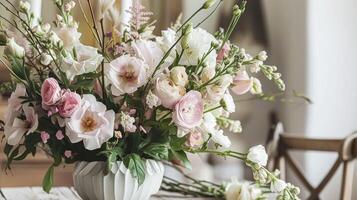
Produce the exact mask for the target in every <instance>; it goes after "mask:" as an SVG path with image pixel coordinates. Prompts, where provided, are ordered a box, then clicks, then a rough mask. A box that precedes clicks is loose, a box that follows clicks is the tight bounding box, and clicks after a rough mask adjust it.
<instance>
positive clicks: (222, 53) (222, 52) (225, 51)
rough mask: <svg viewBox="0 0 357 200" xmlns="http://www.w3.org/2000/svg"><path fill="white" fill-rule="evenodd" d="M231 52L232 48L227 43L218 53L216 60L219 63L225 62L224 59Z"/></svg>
mask: <svg viewBox="0 0 357 200" xmlns="http://www.w3.org/2000/svg"><path fill="white" fill-rule="evenodd" d="M230 50H231V47H230V46H229V44H228V43H227V42H226V43H225V44H224V45H223V48H222V49H221V50H220V51H219V52H218V55H217V59H216V60H217V63H221V62H222V61H223V59H224V58H225V57H226V56H227V55H228V54H229V51H230Z"/></svg>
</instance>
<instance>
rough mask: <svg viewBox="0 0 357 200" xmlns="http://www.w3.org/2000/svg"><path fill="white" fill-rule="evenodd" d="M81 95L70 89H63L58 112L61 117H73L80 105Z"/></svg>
mask: <svg viewBox="0 0 357 200" xmlns="http://www.w3.org/2000/svg"><path fill="white" fill-rule="evenodd" d="M80 103H81V96H79V94H77V93H75V92H71V91H70V90H63V91H62V99H61V103H60V104H59V105H58V113H59V114H60V115H61V117H65V118H68V117H71V116H72V114H73V112H74V111H75V110H76V109H77V108H78V107H79V105H80Z"/></svg>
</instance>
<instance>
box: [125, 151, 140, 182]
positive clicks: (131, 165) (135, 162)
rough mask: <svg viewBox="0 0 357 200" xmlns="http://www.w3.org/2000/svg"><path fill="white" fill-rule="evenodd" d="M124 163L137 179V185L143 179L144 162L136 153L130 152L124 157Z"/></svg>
mask: <svg viewBox="0 0 357 200" xmlns="http://www.w3.org/2000/svg"><path fill="white" fill-rule="evenodd" d="M124 165H125V166H126V168H128V169H129V170H130V173H131V175H132V176H133V177H134V178H136V179H137V180H138V183H139V185H141V184H143V182H144V180H145V162H144V161H143V160H142V159H141V158H140V156H139V155H138V154H135V153H132V154H129V155H127V156H125V158H124Z"/></svg>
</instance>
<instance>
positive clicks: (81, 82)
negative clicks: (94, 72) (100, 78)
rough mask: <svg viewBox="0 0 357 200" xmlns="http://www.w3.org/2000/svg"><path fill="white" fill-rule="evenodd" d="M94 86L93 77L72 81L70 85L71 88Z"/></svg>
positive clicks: (88, 88)
mask: <svg viewBox="0 0 357 200" xmlns="http://www.w3.org/2000/svg"><path fill="white" fill-rule="evenodd" d="M93 86H94V79H83V80H78V81H77V82H76V83H74V84H73V85H72V87H71V89H72V90H78V89H87V90H90V89H92V88H93Z"/></svg>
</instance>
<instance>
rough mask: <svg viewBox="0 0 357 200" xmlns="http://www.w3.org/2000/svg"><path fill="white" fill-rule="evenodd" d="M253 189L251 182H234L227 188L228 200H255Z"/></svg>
mask: <svg viewBox="0 0 357 200" xmlns="http://www.w3.org/2000/svg"><path fill="white" fill-rule="evenodd" d="M252 189H253V186H251V185H250V183H249V182H238V181H233V182H231V183H229V184H228V185H227V187H226V191H225V196H226V200H254V199H256V198H254V197H253V194H252Z"/></svg>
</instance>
